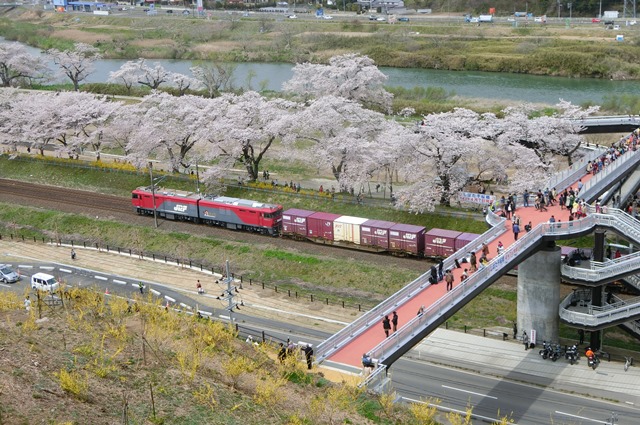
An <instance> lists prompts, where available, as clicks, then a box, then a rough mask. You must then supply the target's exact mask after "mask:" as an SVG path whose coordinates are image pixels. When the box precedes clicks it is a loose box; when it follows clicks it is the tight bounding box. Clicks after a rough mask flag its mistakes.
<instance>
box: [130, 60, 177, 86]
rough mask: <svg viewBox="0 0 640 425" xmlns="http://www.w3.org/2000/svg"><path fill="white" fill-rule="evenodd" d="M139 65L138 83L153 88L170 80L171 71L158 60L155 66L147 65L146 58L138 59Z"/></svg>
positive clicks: (137, 63)
mask: <svg viewBox="0 0 640 425" xmlns="http://www.w3.org/2000/svg"><path fill="white" fill-rule="evenodd" d="M136 65H137V73H136V75H137V77H138V84H141V85H143V86H147V87H149V88H150V89H152V90H155V89H157V88H158V87H160V85H161V84H163V83H166V82H168V81H169V79H170V77H171V72H169V71H167V70H166V69H165V68H164V67H163V66H162V65H160V63H158V62H156V63H154V64H153V67H151V66H149V65H147V62H146V61H145V60H144V59H138V62H136Z"/></svg>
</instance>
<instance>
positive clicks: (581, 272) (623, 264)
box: [561, 252, 640, 283]
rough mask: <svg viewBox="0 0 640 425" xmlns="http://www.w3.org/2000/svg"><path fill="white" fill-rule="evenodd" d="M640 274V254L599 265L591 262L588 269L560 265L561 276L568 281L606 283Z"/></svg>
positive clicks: (596, 262) (599, 263)
mask: <svg viewBox="0 0 640 425" xmlns="http://www.w3.org/2000/svg"><path fill="white" fill-rule="evenodd" d="M638 272H640V252H635V253H633V254H631V255H625V256H624V257H620V258H616V259H615V260H609V261H607V262H604V263H601V262H598V261H591V263H590V268H588V269H586V268H581V267H571V266H568V265H566V264H563V265H562V271H561V273H562V276H563V277H565V278H567V279H569V280H582V281H586V282H592V283H607V282H611V281H612V280H615V279H619V278H621V277H623V276H627V275H631V274H634V273H638Z"/></svg>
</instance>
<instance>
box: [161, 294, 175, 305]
mask: <svg viewBox="0 0 640 425" xmlns="http://www.w3.org/2000/svg"><path fill="white" fill-rule="evenodd" d="M164 299H165V300H167V301H171V302H172V303H174V302H176V300H175V299H173V298H171V297H170V296H168V295H165V296H164Z"/></svg>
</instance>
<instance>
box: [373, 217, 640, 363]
mask: <svg viewBox="0 0 640 425" xmlns="http://www.w3.org/2000/svg"><path fill="white" fill-rule="evenodd" d="M615 223H619V222H618V221H617V220H616V218H615V217H612V216H607V215H604V214H593V215H589V216H587V217H585V218H583V219H580V220H576V221H572V222H560V223H541V224H538V225H537V226H536V227H535V228H534V229H532V230H531V232H529V233H525V234H524V236H522V237H521V238H520V239H518V241H516V242H515V243H513V244H512V245H511V246H509V247H508V248H507V249H506V250H505V251H504V253H503V254H502V255H500V256H498V257H496V258H494V259H493V260H492V261H490V262H489V264H488V265H487V266H486V267H483V268H480V269H478V271H477V272H475V273H473V274H472V275H471V276H469V278H468V279H466V280H465V281H464V282H462V283H460V284H459V285H458V286H456V287H454V289H453V290H452V291H449V292H447V293H446V294H445V295H444V296H443V297H442V298H440V299H439V300H438V301H436V302H435V303H434V304H432V305H431V306H429V307H428V308H427V309H426V310H425V312H424V314H422V315H420V316H417V317H415V318H414V319H412V320H411V321H409V322H408V323H407V324H405V325H404V326H402V327H401V328H400V329H398V331H397V332H395V333H393V334H392V335H391V336H389V337H388V338H386V339H384V340H383V341H382V342H381V343H380V344H378V345H377V346H376V347H374V348H373V349H372V350H369V353H370V354H371V355H372V356H373V357H374V358H377V359H379V360H380V361H381V362H382V363H385V361H386V359H388V358H389V357H390V355H391V354H393V353H395V352H396V351H398V350H403V349H404V347H405V346H406V345H407V343H408V342H409V341H411V340H412V339H414V338H415V337H416V336H417V335H418V334H419V333H421V332H422V331H423V330H424V329H425V328H426V327H428V326H429V325H431V324H432V323H434V322H436V321H437V320H439V319H440V318H442V316H445V315H446V316H448V315H449V314H448V313H449V312H450V311H451V310H454V311H455V309H454V308H455V307H456V306H457V305H458V304H459V303H461V302H463V301H466V300H465V299H466V298H467V297H469V296H475V293H477V292H478V291H479V290H482V289H484V288H483V286H486V282H487V281H489V279H491V278H493V277H496V276H497V275H502V274H504V273H506V272H507V271H508V270H510V269H511V268H512V267H513V266H514V265H515V263H516V260H518V259H519V257H520V256H521V254H523V253H525V252H526V251H528V250H530V249H532V248H534V246H535V245H537V244H539V243H541V241H542V240H543V238H548V237H551V238H553V239H563V238H569V237H572V236H573V235H576V234H584V233H588V232H590V231H592V230H593V228H595V227H596V226H605V227H615V226H614V225H615ZM621 226H622V225H621ZM638 308H639V310H638V311H639V314H640V305H639V306H638ZM626 311H627V314H634V313H632V312H631V308H630V307H629V308H627V309H626ZM623 314H624V313H620V315H621V317H623V316H622V315H623Z"/></svg>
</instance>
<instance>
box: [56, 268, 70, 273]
mask: <svg viewBox="0 0 640 425" xmlns="http://www.w3.org/2000/svg"><path fill="white" fill-rule="evenodd" d="M58 270H60V271H61V272H63V273H73V272H72V271H71V270H69V269H58Z"/></svg>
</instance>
